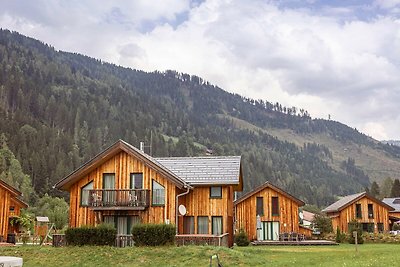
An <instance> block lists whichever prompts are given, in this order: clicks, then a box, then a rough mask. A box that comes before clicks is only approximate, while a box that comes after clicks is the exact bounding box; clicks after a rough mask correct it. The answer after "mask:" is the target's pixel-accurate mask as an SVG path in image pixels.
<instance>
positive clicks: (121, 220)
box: [103, 215, 140, 235]
mask: <svg viewBox="0 0 400 267" xmlns="http://www.w3.org/2000/svg"><path fill="white" fill-rule="evenodd" d="M103 223H106V224H110V225H112V226H113V227H115V229H116V230H117V234H118V235H129V234H131V232H132V226H133V225H135V224H138V223H140V217H139V216H137V215H135V216H104V217H103Z"/></svg>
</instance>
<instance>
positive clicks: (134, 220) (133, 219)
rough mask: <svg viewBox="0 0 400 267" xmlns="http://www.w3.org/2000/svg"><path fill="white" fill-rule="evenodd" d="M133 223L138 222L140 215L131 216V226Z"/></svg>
mask: <svg viewBox="0 0 400 267" xmlns="http://www.w3.org/2000/svg"><path fill="white" fill-rule="evenodd" d="M135 224H140V217H139V216H136V215H135V216H131V227H133V226H134V225H135Z"/></svg>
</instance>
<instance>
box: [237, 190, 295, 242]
mask: <svg viewBox="0 0 400 267" xmlns="http://www.w3.org/2000/svg"><path fill="white" fill-rule="evenodd" d="M257 197H263V202H264V205H263V207H264V215H263V216H260V218H261V221H262V222H263V221H275V222H279V227H280V229H279V231H280V232H281V233H284V232H297V233H298V232H299V205H298V204H297V203H296V202H295V201H294V200H293V199H290V198H288V197H286V196H285V195H283V194H281V193H279V192H277V191H275V190H273V189H272V188H270V187H267V188H264V189H263V190H261V191H259V192H257V193H255V194H253V195H252V196H250V197H248V198H246V199H244V200H243V201H241V202H239V203H237V204H236V205H235V216H236V227H235V228H236V231H238V230H239V229H240V228H243V229H244V230H245V231H246V233H247V235H248V237H249V239H250V240H255V239H257V214H256V209H257V207H256V201H257ZM272 197H278V201H279V216H272V205H271V198H272ZM285 224H286V226H285Z"/></svg>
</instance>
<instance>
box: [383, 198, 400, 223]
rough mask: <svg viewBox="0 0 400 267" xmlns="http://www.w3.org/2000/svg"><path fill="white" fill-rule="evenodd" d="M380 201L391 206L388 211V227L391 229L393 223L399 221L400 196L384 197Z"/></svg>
mask: <svg viewBox="0 0 400 267" xmlns="http://www.w3.org/2000/svg"><path fill="white" fill-rule="evenodd" d="M382 202H383V203H386V204H387V205H389V206H391V207H392V208H393V210H390V211H389V229H392V226H393V224H394V223H397V224H399V223H400V197H395V198H384V199H382Z"/></svg>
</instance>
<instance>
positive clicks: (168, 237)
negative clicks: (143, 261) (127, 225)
mask: <svg viewBox="0 0 400 267" xmlns="http://www.w3.org/2000/svg"><path fill="white" fill-rule="evenodd" d="M175 231H176V228H175V226H174V225H171V224H137V225H134V226H133V227H132V236H133V241H134V242H135V246H162V245H167V244H173V243H174V240H175V233H176V232H175Z"/></svg>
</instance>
